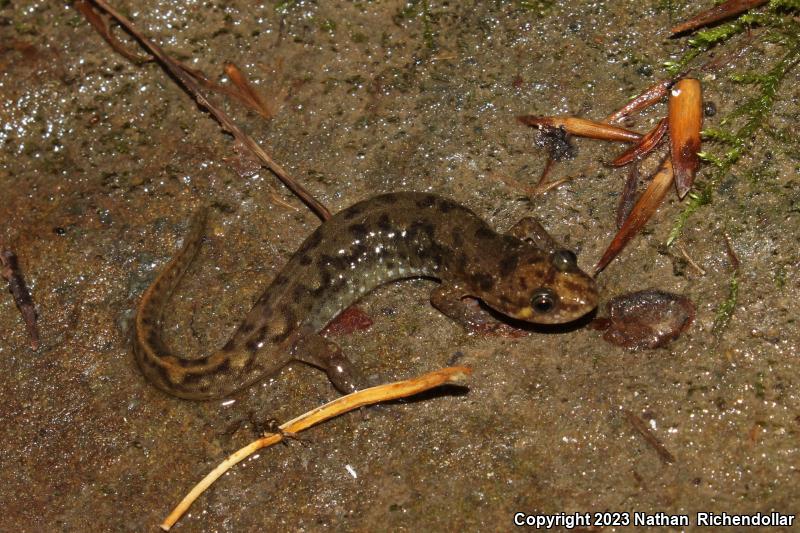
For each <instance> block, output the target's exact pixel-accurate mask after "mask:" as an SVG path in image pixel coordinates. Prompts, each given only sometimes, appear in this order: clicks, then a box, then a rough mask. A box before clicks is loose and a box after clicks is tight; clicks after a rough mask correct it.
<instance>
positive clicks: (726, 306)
mask: <svg viewBox="0 0 800 533" xmlns="http://www.w3.org/2000/svg"><path fill="white" fill-rule="evenodd" d="M738 300H739V271H738V270H735V271H734V272H733V276H732V277H731V281H730V283H729V284H728V297H727V298H725V300H724V301H723V302H722V303H721V304H719V307H717V313H716V315H715V316H714V325H713V327H712V328H711V331H713V332H714V334H715V335H719V334H720V333H722V331H723V330H724V329H725V328H726V327H727V326H728V324H729V323H730V321H731V318H732V317H733V312H734V310H735V309H736V303H737V302H738Z"/></svg>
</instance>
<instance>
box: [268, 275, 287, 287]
mask: <svg viewBox="0 0 800 533" xmlns="http://www.w3.org/2000/svg"><path fill="white" fill-rule="evenodd" d="M288 282H289V276H287V275H286V274H284V273H283V272H281V273H280V274H278V276H277V277H276V278H275V280H274V281H273V282H272V286H273V287H276V288H277V287H283V286H284V285H286V284H287V283H288Z"/></svg>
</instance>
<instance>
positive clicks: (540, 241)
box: [508, 217, 562, 252]
mask: <svg viewBox="0 0 800 533" xmlns="http://www.w3.org/2000/svg"><path fill="white" fill-rule="evenodd" d="M508 234H509V235H511V236H513V237H516V238H518V239H522V240H523V241H528V242H530V243H531V244H533V245H534V246H536V247H537V248H539V249H540V250H544V251H545V252H552V251H554V250H559V249H561V248H562V247H561V246H559V244H558V243H557V242H556V241H555V239H553V237H551V236H550V234H549V233H547V230H546V229H544V227H543V226H542V225H541V224H540V223H539V221H538V220H536V219H535V218H533V217H525V218H523V219H521V220H520V221H519V222H517V223H516V224H514V225H513V226H512V227H511V229H510V230H508Z"/></svg>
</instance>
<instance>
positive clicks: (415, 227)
mask: <svg viewBox="0 0 800 533" xmlns="http://www.w3.org/2000/svg"><path fill="white" fill-rule="evenodd" d="M420 235H425V236H426V237H428V238H429V239H432V238H433V224H431V223H430V222H421V221H419V220H418V221H416V222H414V223H413V224H411V226H410V227H409V228H408V236H409V238H411V239H414V238H416V237H419V236H420Z"/></svg>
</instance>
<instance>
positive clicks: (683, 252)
mask: <svg viewBox="0 0 800 533" xmlns="http://www.w3.org/2000/svg"><path fill="white" fill-rule="evenodd" d="M678 250H680V251H681V255H683V258H684V259H686V262H687V263H689V264H690V265H692V266H693V267H694V269H695V270H697V272H699V273H700V275H701V276H705V275H706V270H705V269H704V268H703V267H701V266H700V265H698V264H697V262H696V261H695V260H694V259H692V256H690V255H689V252H687V251H686V248H684V247H683V244H681V243H678Z"/></svg>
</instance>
